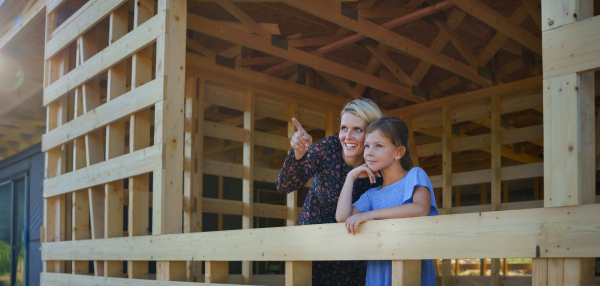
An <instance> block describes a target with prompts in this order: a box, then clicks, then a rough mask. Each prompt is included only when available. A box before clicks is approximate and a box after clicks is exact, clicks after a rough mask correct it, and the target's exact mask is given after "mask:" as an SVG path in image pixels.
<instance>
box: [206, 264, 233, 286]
mask: <svg viewBox="0 0 600 286" xmlns="http://www.w3.org/2000/svg"><path fill="white" fill-rule="evenodd" d="M204 267H205V275H206V276H205V279H204V282H205V283H229V261H205V262H204Z"/></svg>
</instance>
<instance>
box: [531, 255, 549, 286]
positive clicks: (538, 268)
mask: <svg viewBox="0 0 600 286" xmlns="http://www.w3.org/2000/svg"><path fill="white" fill-rule="evenodd" d="M531 268H532V271H531V273H532V277H531V278H532V285H533V286H546V285H548V258H534V259H533V261H532V262H531Z"/></svg>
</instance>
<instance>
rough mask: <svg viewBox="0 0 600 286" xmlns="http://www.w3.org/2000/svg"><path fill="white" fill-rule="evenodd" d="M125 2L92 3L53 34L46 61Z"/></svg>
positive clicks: (47, 49) (120, 0) (111, 0)
mask: <svg viewBox="0 0 600 286" xmlns="http://www.w3.org/2000/svg"><path fill="white" fill-rule="evenodd" d="M125 2H126V1H125V0H109V1H96V0H94V1H90V3H89V4H87V5H86V6H85V9H82V10H80V12H79V13H77V14H75V15H74V18H72V19H70V20H67V21H66V23H65V24H63V25H61V26H60V27H58V28H57V29H56V30H55V31H54V32H53V33H52V37H51V38H49V40H48V41H47V43H46V49H45V59H49V58H51V57H53V56H54V55H56V53H58V52H59V51H60V50H62V49H63V48H64V47H66V46H67V45H69V44H71V43H72V42H73V41H75V40H76V39H77V38H79V37H80V36H81V35H83V34H84V33H86V32H87V31H89V30H90V29H91V28H93V27H94V26H95V25H96V24H98V23H99V22H100V21H101V20H102V19H104V18H105V17H106V16H108V15H109V14H111V13H112V12H113V11H115V10H116V9H117V8H119V6H121V5H122V4H123V3H125Z"/></svg>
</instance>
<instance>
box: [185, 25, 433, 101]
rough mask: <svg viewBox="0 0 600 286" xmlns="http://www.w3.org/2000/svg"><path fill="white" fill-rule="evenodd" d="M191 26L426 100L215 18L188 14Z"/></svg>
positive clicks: (199, 30)
mask: <svg viewBox="0 0 600 286" xmlns="http://www.w3.org/2000/svg"><path fill="white" fill-rule="evenodd" d="M188 29H192V30H194V31H197V32H200V33H204V34H207V35H210V36H213V37H217V38H220V39H223V40H227V41H230V42H234V43H236V44H239V45H244V46H246V47H249V48H253V49H256V50H259V51H261V52H264V53H268V54H271V55H274V56H277V57H281V58H284V59H287V60H290V61H294V62H297V63H299V64H302V65H305V66H309V67H312V68H314V69H317V70H320V71H323V72H326V73H330V74H334V75H336V76H339V77H342V78H345V79H347V80H351V81H354V82H358V83H363V84H365V85H368V86H370V87H373V88H375V89H379V90H382V91H385V92H388V93H391V94H394V95H396V96H398V97H401V98H405V99H408V100H411V101H413V102H422V101H424V99H423V98H421V97H419V96H416V95H414V94H412V90H411V89H409V88H406V87H404V86H401V85H399V84H395V83H392V82H388V81H385V80H383V79H380V78H378V77H376V76H373V75H369V74H366V73H363V72H361V71H358V70H354V69H352V68H349V67H347V66H344V65H341V64H338V63H336V62H333V61H330V60H327V59H324V58H321V57H319V56H317V55H314V54H311V53H308V52H304V51H301V50H298V49H295V48H291V47H288V48H287V50H286V49H283V48H279V47H276V46H273V45H271V41H270V40H268V39H265V38H262V37H260V36H257V35H254V34H249V33H246V32H244V31H240V30H237V29H234V28H231V27H229V26H227V25H223V24H220V23H218V22H216V21H213V20H210V19H207V18H203V17H200V16H197V15H194V14H188ZM386 31H387V30H386Z"/></svg>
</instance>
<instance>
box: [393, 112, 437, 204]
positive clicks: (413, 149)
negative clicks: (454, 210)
mask: <svg viewBox="0 0 600 286" xmlns="http://www.w3.org/2000/svg"><path fill="white" fill-rule="evenodd" d="M401 119H402V120H404V122H406V126H407V127H408V148H410V152H411V156H412V161H413V165H414V166H415V167H419V156H418V155H417V145H416V144H415V135H414V133H413V128H412V120H411V117H410V115H405V116H402V118H401ZM438 207H439V205H438Z"/></svg>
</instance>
